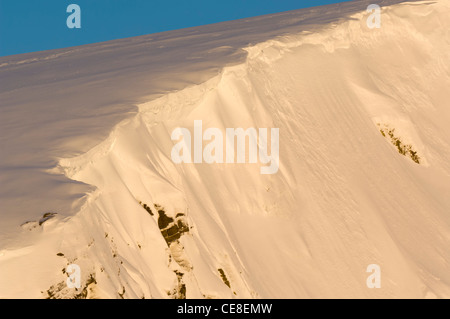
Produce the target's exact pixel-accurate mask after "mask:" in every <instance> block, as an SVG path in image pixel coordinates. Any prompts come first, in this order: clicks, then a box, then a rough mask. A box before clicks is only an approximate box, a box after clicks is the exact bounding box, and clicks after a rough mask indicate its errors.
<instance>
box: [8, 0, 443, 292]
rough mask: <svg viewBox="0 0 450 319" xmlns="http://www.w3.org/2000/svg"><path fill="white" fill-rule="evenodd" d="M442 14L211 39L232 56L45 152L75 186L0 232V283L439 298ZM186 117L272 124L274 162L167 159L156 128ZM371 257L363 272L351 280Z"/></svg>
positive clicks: (43, 288) (439, 9) (396, 13)
mask: <svg viewBox="0 0 450 319" xmlns="http://www.w3.org/2000/svg"><path fill="white" fill-rule="evenodd" d="M327 8H332V7H327ZM298 16H301V14H298ZM449 16H450V3H449V2H448V1H438V2H415V3H402V4H397V5H392V6H387V7H383V9H382V13H381V17H382V25H381V28H379V29H369V28H368V27H367V24H366V19H367V17H368V13H366V12H365V11H364V12H356V13H352V14H351V15H350V16H349V17H348V18H347V19H342V20H339V21H333V22H332V23H324V22H323V23H322V26H321V27H320V28H318V29H314V32H312V31H311V30H309V31H304V32H293V31H292V30H290V32H288V33H286V34H284V35H282V36H278V37H273V38H271V39H269V40H265V41H257V42H258V43H257V44H254V45H251V46H248V47H246V48H245V50H246V51H247V55H246V57H245V59H244V60H242V59H241V57H242V56H243V55H242V54H241V53H236V52H238V51H233V50H231V49H230V48H231V47H223V46H221V47H218V48H216V49H215V50H216V51H214V52H219V51H220V52H221V54H223V51H227V50H230V51H229V52H228V51H227V52H228V53H231V52H233V54H232V55H231V57H230V55H229V54H228V53H227V54H225V55H224V56H226V57H227V59H228V60H227V59H221V60H222V61H226V62H227V63H228V62H233V63H232V65H231V64H229V63H228V65H227V66H225V67H223V68H221V69H220V71H219V72H218V74H217V75H215V76H211V74H212V73H214V72H212V71H211V70H212V69H214V68H213V67H212V66H211V65H213V64H211V65H207V67H205V70H207V71H208V72H206V71H205V72H204V73H203V74H204V75H201V76H200V75H199V76H198V79H197V81H193V82H195V83H197V82H198V83H199V84H193V85H190V86H188V87H186V88H184V89H181V90H177V91H172V92H170V93H167V94H163V95H159V96H158V97H156V96H155V95H152V96H151V98H150V97H148V102H144V101H142V103H139V105H138V107H137V110H136V111H135V112H133V113H131V114H128V115H127V116H126V119H123V120H121V121H120V122H119V123H118V124H117V125H115V126H114V128H113V129H112V131H111V132H110V133H109V135H108V137H107V138H106V139H105V140H103V141H102V142H101V143H99V144H98V145H96V146H94V147H92V148H90V150H89V151H87V152H82V153H81V154H79V155H77V156H75V157H74V156H73V154H67V152H66V153H64V154H66V155H67V156H63V155H59V161H58V164H57V165H56V166H55V165H50V164H49V170H48V171H47V174H49V173H50V174H52V175H51V176H55V179H56V178H62V177H61V176H66V177H68V178H70V179H71V180H73V181H76V182H78V184H74V183H69V185H70V186H71V187H75V186H76V185H79V187H80V190H79V191H80V192H84V191H85V192H86V196H85V197H84V199H83V200H78V202H76V203H75V204H74V205H73V207H72V209H73V210H74V211H75V212H76V214H74V215H73V216H71V217H66V216H67V215H64V213H61V212H60V211H58V213H59V214H57V215H46V216H45V217H43V218H42V219H41V220H40V221H38V219H39V217H36V218H35V219H36V220H37V221H36V222H35V223H27V224H24V225H23V226H22V234H21V235H20V236H19V238H18V239H9V241H5V242H6V243H8V245H7V244H4V246H2V250H1V251H0V297H17V296H19V297H88V298H91V297H92V298H102V297H103V298H105V297H109V298H120V297H122V298H142V297H145V298H183V297H187V298H260V297H261V298H299V297H313V298H314V297H325V298H328V297H344V298H347V297H368V298H379V297H414V298H424V297H426V298H428V297H441V298H449V297H450V251H449V250H448V247H449V245H450V197H449V196H448V194H450V162H449V160H448V159H449V158H450V145H449V141H450V127H449V126H448V125H447V124H448V122H449V120H450V111H449V108H448V100H449V91H448V88H449V87H450V33H449V30H450V21H449V19H448V17H449ZM285 18H286V17H284V19H282V18H280V19H279V20H277V21H279V22H280V24H281V22H283V21H284V22H286V23H287V20H286V19H285ZM255 21H256V20H255ZM258 21H259V20H258ZM261 21H263V20H261ZM261 21H259V22H258V23H261V24H262V25H264V23H262V22H261ZM298 21H301V19H300V20H298ZM242 23H243V22H242ZM248 23H250V24H251V23H252V21H249V22H248ZM253 23H254V25H255V26H256V25H258V23H256V22H253ZM230 25H231V26H232V24H230ZM280 28H281V27H280ZM262 33H263V32H262ZM265 37H267V34H266V35H265ZM266 39H267V38H266ZM193 59H194V58H193ZM194 60H195V59H194ZM194 65H195V64H194ZM197 66H198V65H197ZM184 70H186V69H184ZM211 72H212V73H211ZM186 73H187V74H190V73H188V71H186ZM167 74H168V76H175V72H173V71H170V70H169V71H168V73H167ZM205 74H207V75H209V76H208V78H209V79H207V80H204V81H203V80H202V79H203V77H204V76H205V77H206V75H205ZM121 76H122V75H121ZM191 76H192V75H189V76H186V78H189V77H191ZM159 78H160V79H162V78H163V77H162V76H159ZM131 80H132V79H131ZM181 82H183V83H185V81H184V80H182V81H181ZM137 85H138V86H140V85H141V84H139V83H138V84H137ZM112 94H116V93H112ZM127 94H128V93H127ZM121 101H122V100H121ZM100 110H102V111H103V110H107V107H103V106H102V107H100ZM11 112H13V111H11ZM115 112H117V114H122V118H123V117H125V116H124V115H123V114H124V112H123V111H122V109H120V107H118V109H113V110H111V114H112V115H111V114H109V115H108V116H106V117H107V118H108V121H112V120H111V119H112V118H113V119H114V118H116V117H115V115H114V114H115ZM99 113H100V114H97V115H96V116H97V118H98V117H100V116H101V115H102V113H101V112H100V111H99ZM200 120H201V121H202V126H203V130H206V129H208V128H217V129H218V130H219V131H220V132H223V134H225V132H226V128H244V129H247V128H256V129H258V128H269V129H270V128H278V129H279V169H278V171H277V172H276V173H275V174H268V175H264V174H261V171H260V169H261V166H263V163H261V162H259V161H258V162H257V163H244V164H243V163H228V164H227V163H213V164H208V163H182V164H175V163H174V162H173V161H172V158H171V152H172V148H173V146H174V145H175V144H176V143H177V141H174V140H172V139H171V134H172V132H173V131H174V130H175V129H176V128H186V129H188V130H189V131H190V132H192V133H194V131H195V128H194V121H200ZM86 121H88V122H89V121H91V120H90V119H86ZM97 121H98V120H97ZM89 123H94V122H89ZM95 136H96V137H97V138H100V136H101V134H98V135H95ZM71 141H72V140H71ZM83 141H84V140H81V142H80V141H78V143H83ZM208 142H209V141H204V142H203V146H204V147H205V146H207V144H208ZM74 143H76V142H74ZM192 143H193V142H192ZM406 146H408V147H406ZM76 149H77V150H79V149H81V148H80V146H79V145H78V144H77V148H76ZM410 150H411V151H413V152H416V153H415V154H416V156H417V157H416V159H418V160H417V161H414V160H413V159H414V158H415V157H414V156H412V153H411V151H410ZM402 152H403V153H402ZM71 155H72V156H71ZM55 156H56V155H55ZM246 159H247V162H248V158H246ZM49 161H50V160H49ZM52 166H54V167H52ZM74 185H75V186H74ZM86 185H90V187H91V188H90V190H89V191H86ZM74 193H75V192H74V191H73V190H72V191H71V192H70V194H74ZM71 196H73V195H71ZM47 205H48V207H49V210H51V208H50V207H51V202H47ZM61 207H62V206H61ZM41 215H42V214H41ZM40 217H42V216H40ZM5 237H6V236H5ZM8 238H9V237H8ZM8 238H7V239H8ZM57 254H58V255H57ZM72 263H75V264H77V265H79V266H80V269H81V283H82V288H80V289H79V290H78V291H76V290H74V289H73V288H72V289H71V288H68V287H66V285H65V280H66V279H67V275H66V274H65V270H64V269H65V267H66V266H67V265H68V264H72ZM371 264H376V265H379V266H380V270H381V288H373V289H370V288H368V286H367V281H366V280H367V277H368V276H369V275H370V273H367V272H366V270H367V267H368V266H369V265H371ZM30 265H33V266H32V268H31V269H30ZM18 283H20V285H18ZM41 292H42V293H41Z"/></svg>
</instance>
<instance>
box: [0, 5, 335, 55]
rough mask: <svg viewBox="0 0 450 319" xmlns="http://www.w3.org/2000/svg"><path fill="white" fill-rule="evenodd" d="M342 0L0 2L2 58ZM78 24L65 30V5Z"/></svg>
mask: <svg viewBox="0 0 450 319" xmlns="http://www.w3.org/2000/svg"><path fill="white" fill-rule="evenodd" d="M337 2H343V1H342V0H341V1H339V0H315V1H313V0H223V1H218V0H185V1H182V0H71V1H65V0H0V56H5V55H12V54H19V53H26V52H34V51H42V50H50V49H57V48H64V47H70V46H76V45H82V44H87V43H95V42H102V41H108V40H113V39H120V38H126V37H133V36H138V35H144V34H149V33H155V32H162V31H168V30H175V29H180V28H187V27H193V26H199V25H204V24H210V23H216V22H221V21H228V20H235V19H241V18H247V17H253V16H258V15H263V14H269V13H276V12H282V11H288V10H295V9H300V8H306V7H312V6H318V5H324V4H330V3H337ZM72 3H73V4H77V5H79V6H80V8H81V28H79V29H76V28H74V29H69V28H68V27H67V25H66V20H67V17H68V16H69V15H70V13H67V12H66V9H67V6H68V5H69V4H72Z"/></svg>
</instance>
